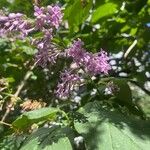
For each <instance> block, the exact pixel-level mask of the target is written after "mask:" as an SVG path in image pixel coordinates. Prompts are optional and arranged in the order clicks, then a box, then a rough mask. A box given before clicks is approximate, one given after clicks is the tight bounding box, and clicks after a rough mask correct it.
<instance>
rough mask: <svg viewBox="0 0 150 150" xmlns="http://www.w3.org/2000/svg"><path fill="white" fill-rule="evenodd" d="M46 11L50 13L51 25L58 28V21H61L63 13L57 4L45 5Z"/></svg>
mask: <svg viewBox="0 0 150 150" xmlns="http://www.w3.org/2000/svg"><path fill="white" fill-rule="evenodd" d="M47 10H48V13H49V15H50V18H49V19H50V22H51V25H52V26H54V27H55V28H56V29H58V27H59V25H60V23H61V22H62V18H63V14H62V12H61V8H60V7H59V6H58V5H55V6H47Z"/></svg>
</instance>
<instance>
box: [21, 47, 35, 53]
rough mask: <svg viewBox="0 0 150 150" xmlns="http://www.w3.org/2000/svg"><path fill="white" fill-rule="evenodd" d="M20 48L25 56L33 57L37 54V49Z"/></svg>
mask: <svg viewBox="0 0 150 150" xmlns="http://www.w3.org/2000/svg"><path fill="white" fill-rule="evenodd" d="M21 48H22V50H23V52H24V53H26V54H27V55H34V54H35V53H36V52H37V49H34V48H31V47H29V46H22V47H21Z"/></svg>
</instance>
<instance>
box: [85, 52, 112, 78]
mask: <svg viewBox="0 0 150 150" xmlns="http://www.w3.org/2000/svg"><path fill="white" fill-rule="evenodd" d="M85 60H86V61H85V64H84V65H85V68H86V70H87V71H88V72H89V73H90V74H92V75H98V74H101V73H104V74H108V71H109V70H110V69H111V67H110V65H109V63H108V60H109V57H108V56H107V53H106V52H105V51H103V50H101V52H99V53H96V54H87V56H86V57H85Z"/></svg>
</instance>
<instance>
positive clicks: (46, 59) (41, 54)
mask: <svg viewBox="0 0 150 150" xmlns="http://www.w3.org/2000/svg"><path fill="white" fill-rule="evenodd" d="M38 49H39V51H38V52H37V54H36V55H35V62H36V64H37V65H38V66H41V67H42V68H45V67H46V66H47V65H48V64H52V65H53V64H55V63H56V60H57V58H58V56H59V54H60V52H59V51H58V50H57V48H56V47H55V46H54V45H53V44H52V43H49V45H47V44H45V43H43V42H40V43H39V44H38Z"/></svg>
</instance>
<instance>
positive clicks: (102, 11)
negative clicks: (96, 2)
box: [92, 3, 117, 23]
mask: <svg viewBox="0 0 150 150" xmlns="http://www.w3.org/2000/svg"><path fill="white" fill-rule="evenodd" d="M116 11H117V4H114V3H106V4H103V5H100V6H99V7H98V8H97V9H96V10H95V12H94V13H93V15H92V22H93V23H95V22H97V21H98V20H99V19H101V18H103V17H107V16H110V15H112V14H114V13H115V12H116Z"/></svg>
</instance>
